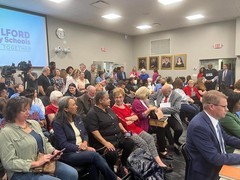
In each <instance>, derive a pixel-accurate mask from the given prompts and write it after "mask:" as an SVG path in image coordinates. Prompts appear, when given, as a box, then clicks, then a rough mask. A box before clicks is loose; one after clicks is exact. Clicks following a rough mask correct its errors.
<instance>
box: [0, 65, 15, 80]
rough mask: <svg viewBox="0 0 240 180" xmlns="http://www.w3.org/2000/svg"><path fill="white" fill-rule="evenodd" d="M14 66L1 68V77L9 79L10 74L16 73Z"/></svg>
mask: <svg viewBox="0 0 240 180" xmlns="http://www.w3.org/2000/svg"><path fill="white" fill-rule="evenodd" d="M16 69H17V68H16V66H15V64H14V63H12V65H11V66H3V68H2V72H1V75H2V76H3V77H11V76H12V74H14V73H16Z"/></svg>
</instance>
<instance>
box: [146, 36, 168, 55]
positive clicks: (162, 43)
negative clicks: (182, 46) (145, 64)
mask: <svg viewBox="0 0 240 180" xmlns="http://www.w3.org/2000/svg"><path fill="white" fill-rule="evenodd" d="M158 54H170V39H159V40H154V41H151V55H158Z"/></svg>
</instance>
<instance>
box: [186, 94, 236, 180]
mask: <svg viewBox="0 0 240 180" xmlns="http://www.w3.org/2000/svg"><path fill="white" fill-rule="evenodd" d="M202 103H203V111H202V112H200V113H199V114H198V115H196V116H195V117H194V118H193V119H192V121H191V122H190V124H189V126H188V129H187V142H186V148H187V150H188V152H189V154H190V159H191V162H190V165H189V170H188V173H187V179H188V180H203V179H204V180H217V179H219V175H218V173H219V171H220V169H221V167H222V165H224V164H227V165H234V164H240V154H232V153H226V151H225V145H229V146H232V147H234V148H238V149H239V148H240V139H238V138H236V137H233V136H230V135H228V134H226V133H225V132H224V131H223V130H222V129H221V126H220V125H219V123H218V120H219V119H221V118H223V117H225V115H226V113H227V111H228V109H227V97H226V96H225V95H224V94H223V93H221V92H219V91H216V90H211V91H208V92H207V93H206V94H204V95H203V98H202Z"/></svg>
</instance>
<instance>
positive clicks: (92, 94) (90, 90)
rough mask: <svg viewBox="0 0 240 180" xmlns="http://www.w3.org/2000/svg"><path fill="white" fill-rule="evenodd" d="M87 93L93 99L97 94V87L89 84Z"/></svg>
mask: <svg viewBox="0 0 240 180" xmlns="http://www.w3.org/2000/svg"><path fill="white" fill-rule="evenodd" d="M87 95H88V97H90V98H92V99H93V98H94V97H95V95H96V88H95V87H94V86H92V85H90V86H88V87H87Z"/></svg>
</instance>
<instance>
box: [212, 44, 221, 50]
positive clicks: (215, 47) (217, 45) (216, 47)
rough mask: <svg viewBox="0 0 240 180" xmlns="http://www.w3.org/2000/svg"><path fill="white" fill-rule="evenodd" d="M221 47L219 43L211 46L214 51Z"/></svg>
mask: <svg viewBox="0 0 240 180" xmlns="http://www.w3.org/2000/svg"><path fill="white" fill-rule="evenodd" d="M222 47H223V45H222V44H221V43H215V44H213V48H214V49H221V48H222Z"/></svg>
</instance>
